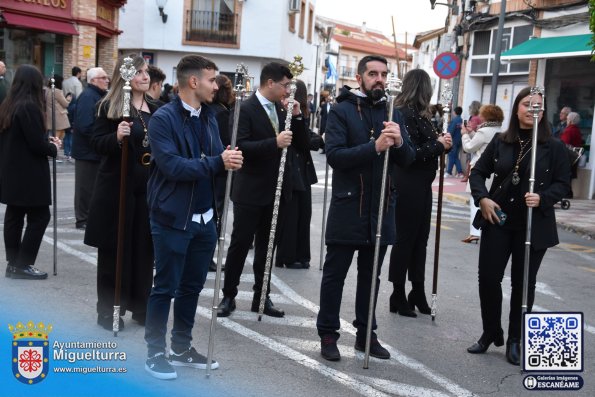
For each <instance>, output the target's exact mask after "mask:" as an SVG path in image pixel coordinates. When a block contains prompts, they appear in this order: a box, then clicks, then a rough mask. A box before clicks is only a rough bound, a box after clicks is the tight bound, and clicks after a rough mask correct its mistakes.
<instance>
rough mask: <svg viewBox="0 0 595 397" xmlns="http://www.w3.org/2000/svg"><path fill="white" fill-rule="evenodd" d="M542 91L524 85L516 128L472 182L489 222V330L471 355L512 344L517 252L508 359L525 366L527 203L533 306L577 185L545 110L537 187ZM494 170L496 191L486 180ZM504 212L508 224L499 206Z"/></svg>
mask: <svg viewBox="0 0 595 397" xmlns="http://www.w3.org/2000/svg"><path fill="white" fill-rule="evenodd" d="M542 101H543V98H542V97H541V96H540V95H539V94H535V95H533V96H531V95H530V87H527V88H524V89H522V90H521V91H520V92H519V94H518V95H517V97H516V99H515V101H514V105H513V107H512V115H511V120H510V125H509V127H508V130H507V131H506V132H504V133H502V134H496V136H494V138H493V139H492V141H491V142H490V143H489V145H488V146H487V148H486V150H485V151H484V153H483V154H482V156H481V158H480V159H479V160H478V161H477V163H475V166H474V167H473V169H472V170H471V176H470V177H469V183H470V185H471V194H472V195H473V199H474V200H475V204H476V205H478V206H479V207H480V209H481V216H479V215H478V216H477V217H476V220H477V222H475V223H474V225H475V226H476V227H477V226H481V229H482V235H481V245H480V248H479V300H480V305H481V318H482V322H483V334H482V335H481V338H479V340H478V341H477V343H475V344H474V345H473V346H471V347H469V348H468V349H467V351H468V352H469V353H484V352H485V351H486V350H487V349H488V347H489V345H490V344H491V343H494V345H495V346H502V345H503V344H504V332H503V330H502V325H501V313H502V287H501V283H502V277H503V276H504V271H505V269H506V265H507V264H508V260H509V258H510V257H512V268H511V294H510V295H511V296H510V314H509V324H508V341H507V342H506V359H507V360H508V362H510V363H511V364H514V365H519V358H520V337H521V300H522V293H523V264H524V253H525V236H526V229H527V207H532V208H533V221H532V225H531V247H530V250H531V251H530V260H529V280H528V287H529V289H528V302H527V309H528V311H531V307H532V306H533V300H534V298H535V283H536V277H537V271H538V270H539V266H540V264H541V260H542V259H543V256H544V255H545V252H546V250H547V249H548V248H549V247H553V246H554V245H556V244H558V232H557V228H556V216H555V213H554V207H553V206H554V204H555V203H556V202H558V201H559V200H560V199H562V198H563V197H566V195H567V193H568V192H569V190H570V165H569V163H568V155H567V154H566V150H565V147H564V145H563V144H562V143H561V142H560V141H558V140H557V139H554V138H552V136H551V131H550V126H549V123H548V122H547V120H546V118H545V117H543V112H542V113H540V114H539V124H538V136H537V139H538V140H537V154H536V155H537V157H536V159H537V160H536V164H535V185H534V193H528V191H529V176H530V171H531V165H530V162H531V140H532V128H533V115H532V113H531V112H530V109H531V102H534V103H537V104H539V105H540V106H541V103H542ZM491 174H494V182H493V183H492V187H491V189H490V191H489V193H488V190H487V189H486V187H485V181H486V179H487V178H489V177H490V175H491ZM498 210H499V211H502V212H504V213H505V214H506V215H507V217H506V221H505V222H503V223H501V222H500V219H499V217H498V215H497V213H496V211H498Z"/></svg>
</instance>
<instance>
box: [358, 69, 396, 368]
mask: <svg viewBox="0 0 595 397" xmlns="http://www.w3.org/2000/svg"><path fill="white" fill-rule="evenodd" d="M402 85H403V82H402V81H401V80H399V79H398V78H397V77H396V76H395V75H392V74H390V75H389V77H388V79H387V80H386V96H387V97H388V104H387V106H388V121H392V120H393V112H394V110H395V99H396V98H397V94H399V93H400V92H401V87H402ZM389 157H390V149H387V150H385V151H384V164H383V166H382V183H381V184H380V203H379V204H378V224H377V225H376V243H375V245H374V263H373V264H372V286H371V289H370V303H369V305H368V324H367V326H366V349H365V353H364V369H368V363H369V362H370V343H371V340H372V321H373V319H374V306H375V303H376V302H375V300H376V299H375V298H376V294H375V292H376V277H377V275H378V259H379V256H380V240H381V238H382V221H383V219H384V199H385V197H384V196H385V194H386V177H387V174H388V160H389Z"/></svg>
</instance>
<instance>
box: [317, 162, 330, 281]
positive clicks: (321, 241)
mask: <svg viewBox="0 0 595 397" xmlns="http://www.w3.org/2000/svg"><path fill="white" fill-rule="evenodd" d="M325 157H326V156H325ZM325 168H326V170H325V172H324V196H323V198H322V233H321V234H320V265H319V266H318V270H322V264H323V263H324V247H325V244H324V235H325V234H326V198H327V194H328V173H329V165H328V161H327V162H326V167H325Z"/></svg>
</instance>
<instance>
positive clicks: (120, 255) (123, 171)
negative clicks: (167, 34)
mask: <svg viewBox="0 0 595 397" xmlns="http://www.w3.org/2000/svg"><path fill="white" fill-rule="evenodd" d="M135 74H136V69H135V67H134V65H133V64H132V58H129V57H126V58H124V63H123V64H122V66H120V77H122V79H124V81H125V83H124V88H123V90H124V104H123V109H122V115H123V117H124V121H126V122H128V123H129V122H130V92H131V91H132V88H131V87H130V80H132V78H133V77H134V75H135ZM127 175H128V137H127V136H124V137H123V138H122V162H121V164H120V201H119V203H118V248H117V250H116V285H115V294H114V319H113V320H114V321H113V324H112V326H113V331H114V336H118V331H119V330H120V295H121V292H122V261H123V260H124V238H125V225H126V177H127Z"/></svg>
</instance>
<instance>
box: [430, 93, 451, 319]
mask: <svg viewBox="0 0 595 397" xmlns="http://www.w3.org/2000/svg"><path fill="white" fill-rule="evenodd" d="M441 99H442V105H443V109H444V120H443V121H442V135H445V134H446V133H448V118H449V116H450V101H451V100H452V90H451V89H450V85H449V84H448V83H446V84H444V90H443V91H442V98H441ZM444 168H445V154H444V152H442V153H441V154H440V171H439V172H440V175H439V176H438V205H437V209H436V237H435V240H434V276H433V279H432V304H431V312H430V314H431V315H432V321H434V320H435V319H436V310H437V306H438V264H439V262H440V228H441V227H442V195H443V193H444Z"/></svg>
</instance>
